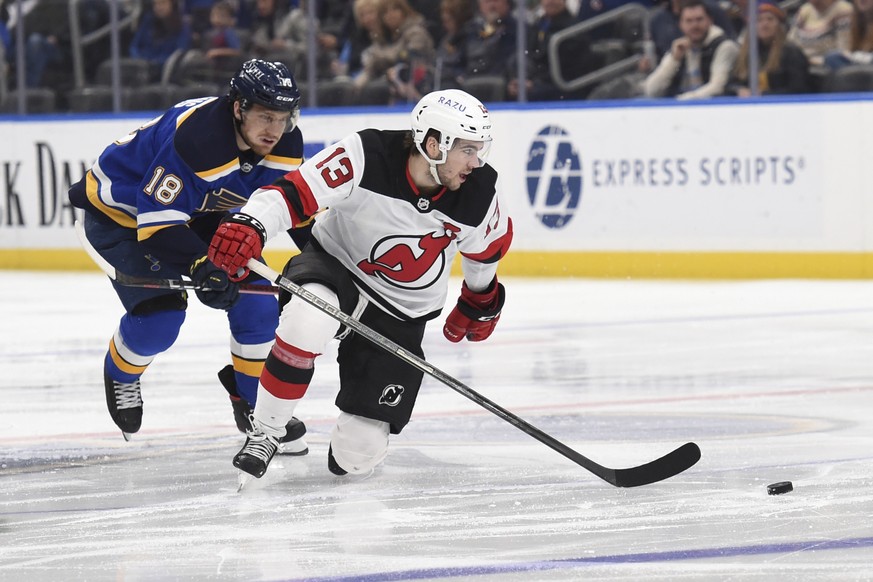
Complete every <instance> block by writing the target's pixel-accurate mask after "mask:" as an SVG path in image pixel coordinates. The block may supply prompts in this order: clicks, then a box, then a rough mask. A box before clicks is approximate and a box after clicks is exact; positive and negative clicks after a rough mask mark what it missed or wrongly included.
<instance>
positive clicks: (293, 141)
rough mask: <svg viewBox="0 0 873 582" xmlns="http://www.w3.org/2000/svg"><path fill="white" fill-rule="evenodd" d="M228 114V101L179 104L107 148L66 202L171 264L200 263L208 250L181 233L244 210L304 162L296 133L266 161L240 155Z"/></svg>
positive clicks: (212, 99)
mask: <svg viewBox="0 0 873 582" xmlns="http://www.w3.org/2000/svg"><path fill="white" fill-rule="evenodd" d="M232 106H233V103H232V101H230V100H229V99H228V98H227V97H205V98H201V99H192V100H189V101H184V102H182V103H179V104H177V105H176V106H174V107H173V108H171V109H169V110H168V111H167V112H165V113H164V114H163V115H161V116H160V117H158V118H156V119H154V120H152V121H150V122H148V123H146V124H145V125H143V126H142V127H140V128H138V129H136V130H135V131H133V132H131V133H130V134H128V135H126V136H124V137H123V138H121V139H119V140H117V141H115V142H114V143H113V144H111V145H110V146H108V147H107V148H106V149H105V150H104V151H103V153H101V154H100V157H99V158H98V159H97V161H96V162H95V163H94V165H93V166H92V167H91V169H90V170H88V172H87V173H86V175H85V177H84V178H83V180H82V182H80V183H79V184H76V185H74V186H73V187H72V188H71V189H70V201H71V202H72V203H73V205H74V206H76V207H79V208H84V209H86V210H87V211H88V212H92V213H95V214H96V215H97V216H98V217H101V216H100V215H102V217H105V218H108V219H109V220H112V221H113V222H115V223H117V224H118V225H119V226H122V227H126V228H131V229H134V228H135V229H136V230H137V239H138V240H139V241H141V242H143V243H145V244H146V245H147V246H152V245H154V246H155V247H156V248H157V249H164V250H168V252H169V254H170V255H176V256H175V257H170V256H167V257H165V258H170V259H175V260H173V262H177V263H180V264H181V263H184V262H185V261H187V260H189V259H193V258H196V257H197V256H202V254H204V253H205V248H206V247H205V244H206V243H205V242H204V243H201V241H200V240H199V239H198V238H195V237H192V236H191V235H190V233H188V232H186V231H188V228H186V227H188V226H193V223H194V222H196V221H197V219H198V218H203V217H206V216H209V215H210V213H216V212H219V213H224V212H227V211H229V210H233V209H236V208H238V207H240V206H242V205H243V204H245V202H246V201H247V200H248V198H249V196H250V195H251V194H252V192H254V191H255V190H256V189H257V188H258V187H260V186H264V185H267V184H270V183H272V182H274V181H275V180H277V179H278V178H280V177H282V176H283V175H285V174H286V173H288V172H290V171H292V170H294V169H296V168H297V167H298V166H299V165H300V164H301V162H302V158H303V136H302V134H301V133H300V129H299V128H295V129H294V130H293V131H292V132H290V133H286V134H284V135H283V136H282V138H281V139H280V140H279V142H278V143H277V144H276V146H275V147H274V148H273V151H272V152H271V153H270V154H269V155H267V156H264V157H260V156H257V155H255V154H254V152H252V151H251V150H247V151H243V150H240V149H239V148H238V147H237V142H236V130H235V126H234V119H233V113H232V111H233V109H232ZM215 216H216V215H215V214H212V215H211V217H213V218H214V217H215ZM102 217H101V218H102ZM209 222H213V221H212V220H209ZM180 227H181V228H180ZM149 243H152V245H150V244H149ZM180 247H181V248H180ZM192 247H196V248H192ZM158 254H159V255H160V254H162V253H158Z"/></svg>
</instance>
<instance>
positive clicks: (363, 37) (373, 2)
mask: <svg viewBox="0 0 873 582" xmlns="http://www.w3.org/2000/svg"><path fill="white" fill-rule="evenodd" d="M352 10H353V14H354V27H353V29H352V32H351V34H350V35H349V39H348V41H347V43H346V46H345V47H344V48H343V51H342V53H341V57H340V59H339V60H340V63H341V67H340V68H339V69H338V70H337V73H338V74H345V75H348V76H349V77H352V78H356V77H358V76H359V75H360V74H361V72H362V71H363V69H364V63H363V54H364V51H366V50H367V49H368V48H369V47H370V46H372V45H381V44H385V43H386V42H387V37H388V33H387V32H386V31H385V25H383V24H382V19H381V18H380V17H379V0H354V5H353V6H352Z"/></svg>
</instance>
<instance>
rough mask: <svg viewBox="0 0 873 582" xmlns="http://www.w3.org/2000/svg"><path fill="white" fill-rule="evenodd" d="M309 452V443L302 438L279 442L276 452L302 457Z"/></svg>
mask: <svg viewBox="0 0 873 582" xmlns="http://www.w3.org/2000/svg"><path fill="white" fill-rule="evenodd" d="M307 453H309V445H307V444H306V441H304V440H303V439H302V438H299V439H297V440H293V441H291V442H288V443H279V446H278V448H277V450H276V454H278V455H285V456H289V457H302V456H303V455H305V454H307Z"/></svg>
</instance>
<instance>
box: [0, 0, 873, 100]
mask: <svg viewBox="0 0 873 582" xmlns="http://www.w3.org/2000/svg"><path fill="white" fill-rule="evenodd" d="M307 1H313V0H121V2H120V12H121V17H122V18H123V17H125V16H127V15H134V16H135V18H129V19H127V20H125V22H126V23H128V24H127V25H126V26H125V27H123V29H122V30H121V49H122V50H121V54H122V56H123V57H124V58H125V60H126V61H127V62H129V61H137V62H138V63H139V64H140V66H141V70H143V71H144V73H143V75H142V76H143V79H142V83H149V84H152V85H158V86H161V85H163V86H166V85H168V84H172V85H173V86H188V88H189V89H190V90H189V91H188V93H189V94H191V96H193V94H194V93H195V92H196V91H201V92H203V91H207V93H208V92H213V93H214V92H218V91H222V90H223V85H224V84H225V83H226V81H227V79H229V78H230V76H232V75H233V73H234V72H235V70H236V69H237V68H238V67H239V65H240V64H241V63H242V62H243V61H244V60H246V59H247V58H250V57H252V56H256V57H260V58H265V59H269V60H279V61H282V62H284V63H285V64H286V65H288V66H289V68H290V69H291V70H292V71H293V72H294V74H295V77H296V78H297V80H298V82H301V83H305V82H306V81H307V80H308V79H310V78H312V75H310V71H309V70H308V68H309V67H313V66H314V69H315V70H314V77H315V78H316V79H317V82H318V84H319V85H321V86H323V87H325V88H327V89H330V90H332V91H334V93H335V94H334V95H333V97H331V95H330V93H327V92H325V93H319V95H323V97H324V99H323V101H326V102H325V103H321V104H322V105H331V104H342V105H355V104H395V103H409V102H415V101H417V100H418V99H419V98H420V96H421V95H423V94H424V93H427V92H428V91H431V90H433V89H436V88H462V89H465V90H467V91H468V92H470V93H472V94H474V95H476V96H477V97H479V98H480V99H482V100H483V101H485V102H494V101H506V100H509V101H514V100H517V99H519V98H520V97H524V98H525V99H526V100H528V101H550V100H566V99H587V98H590V99H609V98H623V97H624V98H626V97H639V96H649V97H675V98H679V99H695V98H696V99H699V98H706V97H711V96H719V95H736V96H740V97H743V96H748V95H751V94H752V93H753V86H756V88H757V90H758V91H759V92H760V93H762V94H779V93H782V94H789V93H792V94H794V93H811V92H818V91H822V90H826V80H827V79H828V78H830V77H832V76H833V75H834V74H836V73H837V72H838V71H840V70H841V69H845V68H847V67H851V66H853V65H854V66H855V67H856V68H857V67H858V66H867V65H870V66H871V67H873V65H871V63H873V29H871V28H870V27H868V22H869V21H870V19H871V18H873V0H851V1H850V0H805V1H803V0H787V1H784V2H781V3H776V2H774V0H759V2H758V12H757V18H756V27H755V28H756V34H755V35H754V39H755V40H756V41H757V54H758V67H759V69H758V71H759V74H758V77H757V79H756V80H757V82H756V83H753V82H752V81H753V80H752V79H750V78H749V74H750V73H749V63H748V54H749V51H750V46H749V45H750V43H751V42H752V40H751V38H752V37H751V35H748V34H747V31H746V21H747V17H748V9H747V6H746V1H747V0H721V1H718V0H663V1H661V2H657V3H656V2H654V0H633V1H632V2H631V1H630V0H527V1H526V4H525V8H526V9H525V11H524V12H523V14H524V16H525V19H526V22H525V28H524V42H525V45H526V49H527V50H526V51H525V52H524V54H525V62H524V66H523V70H524V72H525V80H524V83H523V84H522V83H520V81H519V79H518V71H519V63H518V61H517V55H518V54H519V53H518V51H517V48H516V47H517V43H518V42H519V40H520V39H519V35H518V32H519V26H518V22H517V20H516V18H517V16H518V14H519V11H518V8H519V7H518V6H516V2H517V1H521V0H317V2H316V4H315V5H314V9H315V16H316V27H315V30H314V31H312V30H310V26H309V7H308V6H307ZM631 3H633V4H639V5H641V6H643V7H644V8H645V9H646V11H645V13H644V14H645V18H644V19H643V20H642V21H639V22H637V23H636V24H638V26H637V28H636V29H633V27H631V28H632V30H631V31H630V33H629V32H628V30H627V28H628V27H627V26H624V27H623V26H622V25H623V24H625V25H626V23H623V22H622V20H615V21H612V22H608V23H607V24H605V25H603V26H600V27H597V28H593V29H591V30H588V31H585V32H584V33H580V34H576V35H572V36H570V37H568V38H567V39H566V40H564V41H563V42H561V43H560V44H559V45H558V47H559V48H558V51H557V53H556V55H557V60H558V62H557V70H558V71H559V72H560V78H561V79H565V80H566V79H578V78H581V77H584V76H585V75H588V74H590V73H593V72H595V71H598V70H600V69H601V68H602V67H604V66H605V65H608V64H610V63H614V62H616V61H618V60H621V59H622V58H626V57H628V56H634V55H637V56H638V59H637V62H636V64H635V66H634V67H633V70H630V71H624V72H623V73H622V74H619V75H616V76H614V77H612V78H605V79H603V80H602V82H600V83H598V84H593V85H588V86H584V87H580V88H577V89H572V90H570V89H568V88H567V86H566V83H564V84H562V83H556V80H555V73H554V71H553V69H554V66H555V63H552V62H551V59H550V53H549V41H550V39H551V38H552V37H553V35H555V34H556V33H557V32H559V31H562V30H565V29H567V28H568V27H571V26H574V25H576V24H577V23H579V22H584V21H586V20H589V19H591V18H593V17H596V16H599V15H603V14H608V13H609V12H610V11H611V10H616V9H618V8H620V7H622V6H623V5H625V4H631ZM22 5H23V6H24V7H25V10H24V12H25V16H24V29H25V37H26V38H25V39H24V42H23V43H21V44H23V46H24V52H25V54H24V59H20V58H17V57H18V55H16V50H17V47H18V46H20V44H19V43H17V42H16V34H17V30H18V28H19V27H18V26H17V23H18V22H19V20H20V19H19V18H18V15H17V12H16V10H15V8H16V7H17V3H16V1H15V0H0V76H2V80H3V84H2V85H0V89H3V90H4V91H3V93H4V95H3V96H5V103H3V104H2V106H3V110H5V111H12V110H14V109H11V108H10V107H9V102H10V100H11V97H10V95H11V91H12V90H14V89H15V87H16V83H17V80H18V76H17V71H16V66H17V63H19V62H24V63H25V67H24V79H25V82H26V85H27V86H28V87H29V88H44V89H50V90H51V91H52V92H53V93H54V94H55V95H56V96H57V100H56V109H57V110H61V111H62V110H70V109H75V108H74V106H75V102H74V101H75V99H76V95H77V94H76V93H75V90H81V89H82V87H77V86H76V80H75V79H74V78H73V77H72V75H71V70H72V67H71V62H72V53H73V51H74V50H76V48H77V47H74V46H72V43H73V40H72V39H71V35H70V26H69V20H70V19H69V12H68V11H69V10H70V9H71V8H70V6H72V4H71V3H70V2H69V0H24V2H22ZM76 9H77V11H78V19H79V22H80V26H81V30H82V32H83V33H84V34H87V33H90V32H93V31H96V30H99V29H100V28H101V27H105V26H106V25H107V23H108V22H109V21H110V10H109V4H108V0H79V2H78V3H77V4H76ZM311 33H312V35H313V36H312V37H311V36H310V34H311ZM312 38H314V39H315V45H316V46H317V49H318V50H317V51H316V54H315V55H310V54H309V52H308V50H307V47H308V46H309V44H308V43H310V42H312ZM109 42H110V37H109V36H108V35H106V36H105V37H104V38H103V39H102V40H101V41H100V42H96V43H91V44H89V45H88V46H87V47H82V48H81V49H80V50H81V51H82V53H83V54H84V63H85V75H86V80H87V83H88V84H100V83H105V82H106V77H105V75H104V76H103V77H99V70H100V67H101V65H102V64H104V63H105V61H106V60H107V58H108V56H109V54H110V53H109ZM167 93H168V91H163V92H156V93H155V94H156V95H158V96H159V97H162V98H165V97H166V95H167ZM305 99H306V93H304V103H305ZM149 105H150V104H149V103H148V102H146V103H145V105H143V107H148V106H149ZM161 105H165V103H162V104H161ZM154 108H155V109H160V108H161V106H157V105H156V106H155V107H154Z"/></svg>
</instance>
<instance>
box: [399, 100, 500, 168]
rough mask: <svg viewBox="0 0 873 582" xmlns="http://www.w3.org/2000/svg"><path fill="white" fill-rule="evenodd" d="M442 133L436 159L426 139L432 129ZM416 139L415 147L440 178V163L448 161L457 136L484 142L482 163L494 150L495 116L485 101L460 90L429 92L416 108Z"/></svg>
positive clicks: (414, 134) (413, 131) (414, 119)
mask: <svg viewBox="0 0 873 582" xmlns="http://www.w3.org/2000/svg"><path fill="white" fill-rule="evenodd" d="M431 129H433V130H436V131H438V132H439V134H440V138H439V148H440V153H441V155H440V158H439V159H436V160H434V159H432V158H430V156H428V155H427V153H426V152H425V151H424V138H425V136H427V132H428V131H429V130H431ZM412 139H413V141H414V142H415V147H416V148H418V151H419V152H421V154H422V155H423V156H424V158H425V159H426V160H428V162H429V163H430V173H431V175H432V176H433V177H434V179H435V180H436V181H437V184H441V182H440V180H439V178H438V177H437V166H438V165H440V164H444V163H445V162H446V158H447V157H448V153H449V150H450V149H452V146H453V145H454V143H455V140H457V139H465V140H469V141H477V142H484V146H483V148H482V149H481V150H480V151H479V159H480V163H482V162H483V161H484V160H485V158H486V157H487V155H488V151H489V150H490V149H491V116H490V115H489V114H488V110H487V109H486V108H485V106H484V105H482V102H481V101H479V100H478V99H476V98H475V97H473V96H472V95H470V94H469V93H465V92H464V91H461V90H459V89H446V90H444V91H434V92H432V93H428V94H427V95H425V96H424V97H422V98H421V100H420V101H419V102H418V103H417V104H416V105H415V108H414V109H413V110H412Z"/></svg>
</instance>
